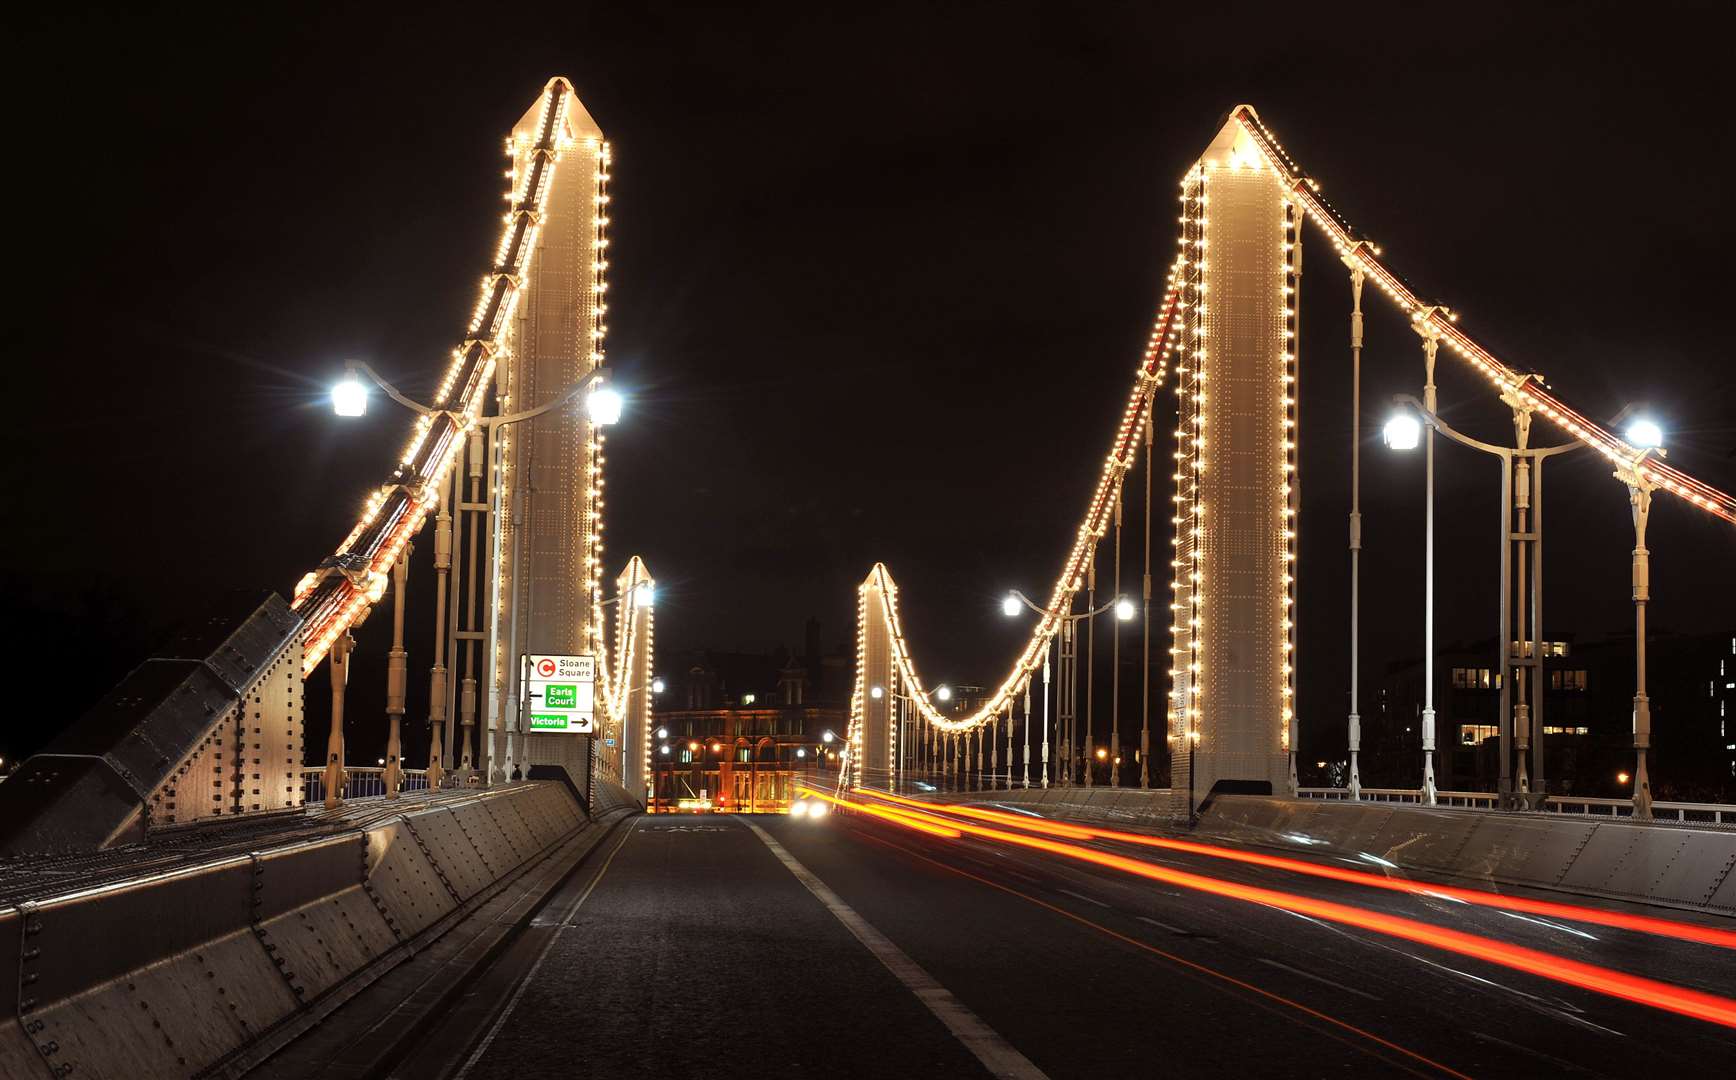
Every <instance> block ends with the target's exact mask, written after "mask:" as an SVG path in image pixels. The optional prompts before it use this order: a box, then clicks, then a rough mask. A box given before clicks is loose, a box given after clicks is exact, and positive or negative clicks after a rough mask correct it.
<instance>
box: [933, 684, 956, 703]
mask: <svg viewBox="0 0 1736 1080" xmlns="http://www.w3.org/2000/svg"><path fill="white" fill-rule="evenodd" d="M934 696H935V697H937V698H939V699H940V700H942V701H951V700H952V687H950V686H941V687H940V688H939V689H937V690H935V692H934Z"/></svg>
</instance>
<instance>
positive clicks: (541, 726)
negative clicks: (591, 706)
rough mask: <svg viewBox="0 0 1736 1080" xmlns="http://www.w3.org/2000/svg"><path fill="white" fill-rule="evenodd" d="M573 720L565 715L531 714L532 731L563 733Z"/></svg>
mask: <svg viewBox="0 0 1736 1080" xmlns="http://www.w3.org/2000/svg"><path fill="white" fill-rule="evenodd" d="M572 719H573V718H572V717H571V716H570V715H567V714H565V713H531V714H530V729H531V730H532V731H565V730H567V724H568V723H569V722H570V721H571V720H572Z"/></svg>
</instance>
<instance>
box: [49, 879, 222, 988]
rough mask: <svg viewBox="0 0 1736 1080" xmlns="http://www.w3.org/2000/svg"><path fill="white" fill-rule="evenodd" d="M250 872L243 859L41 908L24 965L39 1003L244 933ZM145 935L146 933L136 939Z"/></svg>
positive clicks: (81, 895) (137, 881)
mask: <svg viewBox="0 0 1736 1080" xmlns="http://www.w3.org/2000/svg"><path fill="white" fill-rule="evenodd" d="M252 883H253V873H252V865H251V862H250V860H248V859H247V858H245V857H241V858H234V859H228V860H225V861H224V862H221V863H218V864H215V865H211V866H202V867H198V868H195V869H193V870H186V871H181V872H178V873H174V874H165V875H160V876H156V877H146V878H139V879H135V880H133V881H129V882H125V883H122V884H119V885H113V886H109V887H106V888H101V889H95V890H92V891H90V892H86V893H78V894H74V895H72V896H68V897H62V898H59V899H56V900H49V901H46V902H44V903H43V904H41V905H40V906H39V907H38V908H37V910H36V912H35V914H34V915H33V916H32V917H33V918H34V920H35V921H36V922H37V923H38V924H40V926H41V929H40V930H39V931H38V933H36V934H35V935H34V936H32V938H31V943H32V946H33V947H34V948H35V949H36V950H37V951H38V954H37V956H35V957H34V958H30V959H26V960H24V961H23V962H22V967H23V969H24V977H25V978H26V979H29V978H30V976H32V975H34V976H35V977H36V978H35V979H34V981H33V982H32V984H31V986H30V988H29V996H31V997H34V998H36V999H37V1001H38V1003H39V1004H47V1003H49V1002H52V1001H57V1000H59V999H61V998H65V997H70V996H72V995H74V994H77V993H80V992H82V991H84V990H87V989H89V988H91V987H93V986H97V985H99V984H101V983H103V982H106V981H107V980H109V979H112V978H114V977H115V976H117V975H120V974H122V973H123V972H128V971H132V970H134V969H136V968H141V967H144V966H145V965H147V964H150V963H152V962H153V961H156V960H159V959H161V958H162V957H164V956H172V955H175V954H177V953H181V952H184V951H186V950H188V949H191V948H195V947H197V946H199V945H202V944H204V943H205V942H208V941H211V940H213V939H215V938H218V937H220V936H222V935H224V934H226V933H229V932H231V931H234V930H241V929H245V928H246V927H247V926H248V925H249V923H250V919H249V913H250V911H251V903H250V902H251V899H252ZM142 928H149V932H141V929H142Z"/></svg>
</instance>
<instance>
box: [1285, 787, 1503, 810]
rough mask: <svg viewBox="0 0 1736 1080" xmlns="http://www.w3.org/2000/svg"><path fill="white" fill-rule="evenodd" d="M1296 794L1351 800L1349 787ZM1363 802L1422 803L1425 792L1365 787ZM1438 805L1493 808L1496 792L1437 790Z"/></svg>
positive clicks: (1309, 797)
mask: <svg viewBox="0 0 1736 1080" xmlns="http://www.w3.org/2000/svg"><path fill="white" fill-rule="evenodd" d="M1296 794H1297V796H1298V797H1300V798H1304V799H1325V800H1327V801H1329V802H1348V801H1350V791H1349V790H1348V789H1347V788H1318V787H1317V788H1307V787H1305V788H1297V789H1296ZM1362 801H1363V802H1393V803H1421V802H1422V801H1423V793H1422V792H1421V791H1418V790H1416V789H1414V788H1363V789H1362ZM1435 804H1436V805H1437V806H1474V807H1479V808H1482V809H1485V810H1487V809H1493V808H1494V806H1495V793H1494V792H1492V791H1437V792H1435Z"/></svg>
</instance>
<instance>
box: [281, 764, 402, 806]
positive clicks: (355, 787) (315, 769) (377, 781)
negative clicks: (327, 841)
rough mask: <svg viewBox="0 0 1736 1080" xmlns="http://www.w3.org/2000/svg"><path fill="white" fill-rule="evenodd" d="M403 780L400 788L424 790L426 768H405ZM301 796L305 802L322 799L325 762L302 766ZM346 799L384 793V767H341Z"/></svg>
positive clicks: (323, 795) (365, 797)
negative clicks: (342, 768)
mask: <svg viewBox="0 0 1736 1080" xmlns="http://www.w3.org/2000/svg"><path fill="white" fill-rule="evenodd" d="M402 773H403V780H402V781H401V782H400V783H399V785H398V790H399V791H427V790H428V770H427V769H404V770H402ZM301 790H302V796H303V798H304V799H305V801H306V803H307V805H309V806H313V805H315V804H316V803H322V802H324V801H325V797H326V790H325V766H324V765H306V766H303V767H302V770H301ZM340 794H341V795H342V797H343V798H345V799H368V798H378V797H380V796H383V795H385V794H386V770H385V769H383V768H376V767H369V768H356V767H351V768H347V769H345V770H344V787H343V791H342V792H341V793H340Z"/></svg>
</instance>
